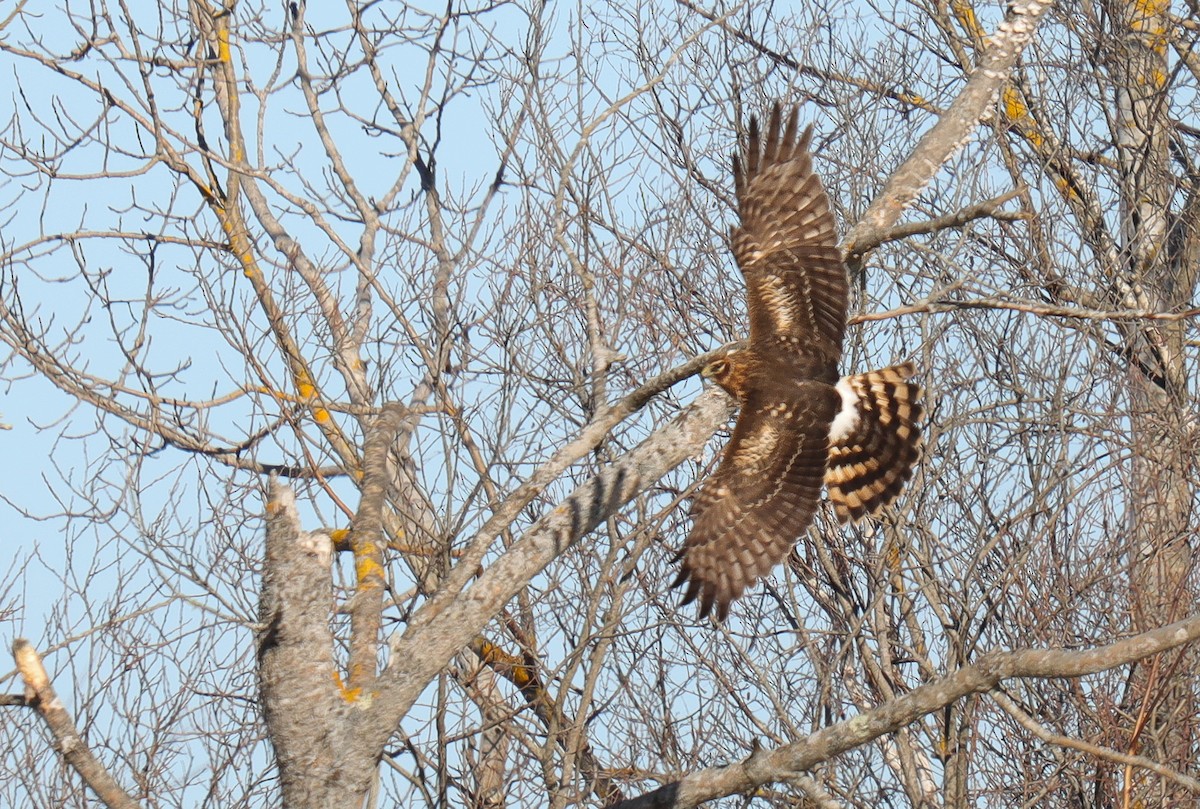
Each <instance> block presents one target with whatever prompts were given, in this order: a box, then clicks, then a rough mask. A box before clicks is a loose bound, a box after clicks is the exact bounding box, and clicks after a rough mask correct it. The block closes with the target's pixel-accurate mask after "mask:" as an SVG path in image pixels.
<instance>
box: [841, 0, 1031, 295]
mask: <svg viewBox="0 0 1200 809" xmlns="http://www.w3.org/2000/svg"><path fill="white" fill-rule="evenodd" d="M1053 4H1054V2H1053V0H1018V1H1017V2H1012V3H1009V6H1008V13H1007V14H1006V15H1005V17H1004V21H1003V22H1002V23H1000V25H999V26H997V28H996V30H995V31H994V32H993V33H992V36H991V37H990V39H989V40H988V48H987V50H986V51H985V52H984V54H983V55H982V56H981V57H980V59H979V64H978V66H977V67H976V68H975V71H974V72H973V73H972V74H971V78H969V79H968V80H967V83H966V85H965V86H964V87H963V89H962V92H961V93H959V94H958V97H957V98H956V99H954V103H952V104H951V105H950V107H949V109H947V110H946V111H945V112H943V113H942V114H941V116H939V117H938V120H937V123H935V124H934V125H933V127H932V128H931V129H930V130H929V131H928V132H926V133H925V135H924V136H923V137H922V138H921V140H920V142H919V143H917V146H916V148H915V149H914V150H913V152H912V154H911V155H909V156H908V159H907V160H905V161H904V163H902V164H901V165H900V167H899V168H897V169H896V170H895V171H894V172H893V173H892V176H891V177H890V178H889V179H888V182H887V185H885V186H884V188H883V190H882V191H881V192H880V193H879V195H878V196H877V197H875V201H874V202H872V203H871V206H870V207H869V208H867V211H866V213H865V214H863V218H862V220H861V221H859V223H858V224H857V225H855V226H854V229H853V230H851V231H850V234H849V235H848V236H847V237H846V241H845V244H844V248H843V253H844V255H845V256H846V263H847V265H848V268H849V269H850V272H851V274H855V273H857V272H859V271H860V270H861V269H862V260H863V256H864V255H865V254H866V253H868V252H869V251H871V250H873V249H874V248H875V247H877V246H879V243H880V240H881V239H882V238H883V237H884V236H885V234H886V233H887V231H888V229H889V228H890V227H891V226H892V225H893V224H895V222H896V220H897V219H899V218H900V214H901V213H902V212H903V211H904V209H905V208H907V207H908V206H909V205H910V204H911V203H912V201H913V200H914V199H916V197H917V194H919V193H921V189H923V188H924V187H925V186H926V185H927V184H928V183H929V182H930V181H931V180H932V179H933V177H934V175H935V174H937V171H938V169H940V168H941V166H942V164H943V163H945V162H946V161H947V160H949V159H950V156H951V155H953V154H954V153H955V152H956V151H958V149H959V147H960V146H962V145H963V144H964V143H965V142H966V141H967V139H968V138H969V137H970V136H971V133H972V132H973V131H975V127H976V126H977V125H978V123H979V120H980V119H981V118H982V117H983V116H984V115H985V114H986V113H987V111H988V109H989V108H990V107H991V105H992V103H993V102H994V101H995V99H996V95H997V93H999V92H1000V89H1001V88H1002V87H1003V86H1004V84H1005V82H1007V81H1008V77H1009V74H1010V73H1011V72H1012V69H1013V66H1014V65H1016V63H1017V58H1018V57H1019V56H1020V55H1021V52H1022V51H1023V50H1025V46H1026V45H1028V44H1029V43H1030V41H1032V39H1033V34H1034V32H1035V31H1036V30H1037V26H1038V22H1039V21H1040V20H1041V17H1042V15H1043V14H1045V13H1046V11H1047V10H1048V9H1049V8H1050V6H1052V5H1053Z"/></svg>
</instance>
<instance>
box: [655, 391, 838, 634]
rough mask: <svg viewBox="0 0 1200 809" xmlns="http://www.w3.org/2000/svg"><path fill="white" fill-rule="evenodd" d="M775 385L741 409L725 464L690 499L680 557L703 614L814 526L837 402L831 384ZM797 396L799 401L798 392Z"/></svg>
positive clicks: (688, 597)
mask: <svg viewBox="0 0 1200 809" xmlns="http://www.w3.org/2000/svg"><path fill="white" fill-rule="evenodd" d="M772 391H774V388H773V387H772V388H770V389H769V390H768V391H767V392H766V393H765V394H764V393H759V392H756V393H753V394H751V396H750V398H749V399H747V401H745V402H743V404H742V411H741V414H740V415H739V416H738V421H737V426H736V427H735V428H734V431H733V437H732V438H731V439H730V441H729V446H727V447H726V448H725V455H724V457H723V458H722V459H721V465H720V467H719V468H718V469H717V471H716V472H714V473H713V475H712V476H711V477H710V478H709V479H708V480H706V481H705V482H704V485H703V486H702V487H701V488H700V491H699V492H698V493H697V494H696V498H695V499H694V500H693V501H692V512H691V516H692V532H691V534H689V535H688V538H687V542H686V544H685V545H684V548H683V552H682V553H681V554H680V557H681V561H682V564H681V568H680V572H679V578H678V579H677V580H676V582H675V584H676V585H680V584H683V583H684V582H686V583H687V591H686V593H685V595H684V598H683V603H684V604H687V603H688V602H690V601H693V600H695V599H697V598H698V599H699V600H700V615H701V616H702V617H703V616H706V615H708V614H709V613H710V612H711V611H712V610H713V608H714V607H715V608H716V611H717V617H718V618H719V619H720V620H724V619H725V616H726V615H727V614H728V613H729V605H730V603H732V602H733V601H734V600H735V599H737V598H738V597H739V596H741V594H742V592H743V591H745V589H746V588H747V587H749V586H751V585H753V584H754V583H755V582H756V581H758V580H759V579H761V578H762V577H763V576H765V575H767V573H769V572H770V571H771V568H773V567H775V565H777V564H779V563H780V562H781V561H783V559H784V558H785V557H786V556H787V554H788V551H789V550H790V549H791V547H792V544H793V543H794V542H795V541H796V540H797V539H798V538H799V536H800V534H801V533H802V532H803V531H804V530H805V529H806V528H807V527H808V524H809V522H811V521H812V516H813V514H814V512H815V511H816V509H817V502H818V500H819V498H820V496H821V484H822V481H823V480H824V477H825V460H826V457H827V455H828V452H829V424H830V422H831V421H832V420H833V416H834V413H835V412H836V410H837V407H838V405H839V402H840V397H839V396H838V394H837V393H836V391H835V390H834V388H833V386H832V385H827V384H824V383H820V382H810V383H806V384H804V385H801V386H799V387H798V388H797V387H796V386H789V393H791V398H788V399H773V398H772V396H771V392H772ZM797 393H799V394H800V395H799V396H797V395H796V394H797Z"/></svg>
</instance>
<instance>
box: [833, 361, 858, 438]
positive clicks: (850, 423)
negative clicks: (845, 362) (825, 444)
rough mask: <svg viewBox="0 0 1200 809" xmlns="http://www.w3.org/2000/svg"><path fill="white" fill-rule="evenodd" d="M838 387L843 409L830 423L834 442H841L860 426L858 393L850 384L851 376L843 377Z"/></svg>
mask: <svg viewBox="0 0 1200 809" xmlns="http://www.w3.org/2000/svg"><path fill="white" fill-rule="evenodd" d="M836 387H837V392H838V393H839V394H841V397H842V409H841V410H839V411H838V414H837V415H836V416H834V417H833V424H831V425H829V440H830V441H831V442H833V443H834V444H837V443H840V442H841V441H842V440H843V439H845V438H846V437H847V436H849V435H850V434H851V433H853V432H854V428H856V427H857V426H858V394H857V393H855V392H854V388H853V387H852V386H851V385H850V378H849V377H845V376H844V377H842V378H841V379H839V380H838V383H837V386H836Z"/></svg>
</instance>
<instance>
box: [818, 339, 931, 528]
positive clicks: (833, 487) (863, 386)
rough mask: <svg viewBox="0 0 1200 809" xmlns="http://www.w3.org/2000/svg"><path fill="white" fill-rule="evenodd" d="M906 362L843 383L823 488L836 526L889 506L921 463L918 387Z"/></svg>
mask: <svg viewBox="0 0 1200 809" xmlns="http://www.w3.org/2000/svg"><path fill="white" fill-rule="evenodd" d="M914 373H916V366H914V365H913V364H912V363H911V362H906V363H904V364H903V365H893V366H891V367H890V368H883V369H881V370H879V371H868V372H867V373H865V374H855V375H854V376H847V377H843V378H842V379H841V381H839V382H838V383H837V390H838V393H840V394H841V395H842V410H841V412H840V413H838V415H837V417H836V418H835V419H834V421H833V424H832V426H831V427H830V428H829V462H828V465H827V466H826V469H825V487H826V488H827V489H828V491H829V499H830V501H831V502H832V503H833V507H834V509H835V510H836V511H837V516H838V521H839V522H843V523H844V522H857V521H858V520H860V519H862V518H863V517H865V516H866V515H868V514H874V513H876V512H878V511H879V510H880V509H881V508H883V507H884V506H886V505H888V504H889V503H891V502H892V501H893V500H895V499H896V497H897V496H898V495H899V494H900V491H901V490H902V489H903V488H904V483H905V482H906V481H907V480H908V479H909V478H910V477H912V473H913V467H914V466H915V465H916V463H917V459H918V458H920V457H921V425H920V422H921V414H922V412H923V410H924V408H923V407H922V406H921V401H920V398H921V386H920V385H918V384H917V383H916V382H910V381H908V378H909V377H910V376H912V375H913V374H914Z"/></svg>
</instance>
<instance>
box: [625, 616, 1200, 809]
mask: <svg viewBox="0 0 1200 809" xmlns="http://www.w3.org/2000/svg"><path fill="white" fill-rule="evenodd" d="M1198 639H1200V615H1193V616H1192V617H1191V618H1187V619H1186V620H1183V621H1179V622H1177V623H1174V624H1170V625H1169V626H1164V627H1160V628H1158V629H1154V630H1151V631H1149V632H1143V633H1141V634H1140V635H1134V636H1133V637H1131V638H1126V639H1125V640H1121V641H1117V642H1116V643H1111V644H1109V645H1107V646H1101V647H1099V648H1096V649H1087V650H1085V651H1071V650H1067V649H1020V650H1017V651H1012V652H989V653H987V654H985V655H983V656H982V657H980V658H979V659H978V660H977V661H976V662H975V663H972V664H971V665H969V666H966V667H965V668H962V669H959V670H958V671H956V672H954V673H953V674H950V675H947V676H946V677H943V678H942V679H941V680H937V681H935V682H932V683H929V684H928V685H923V686H921V687H919V688H914V689H913V690H912V691H909V692H908V693H907V694H904V695H902V696H900V697H897V698H896V699H893V700H889V701H887V702H885V703H883V704H882V705H879V706H878V707H876V708H873V709H871V710H869V711H866V712H865V713H862V714H859V715H858V716H853V717H851V718H850V719H847V720H844V721H842V722H837V723H835V724H833V725H830V726H829V727H826V728H822V729H821V730H818V731H817V732H816V733H813V734H811V735H809V736H808V737H807V738H804V739H801V740H800V741H798V742H794V743H792V744H787V745H784V746H783V747H779V748H777V749H775V750H772V751H762V750H758V751H755V752H754V753H752V754H751V755H750V757H749V758H747V759H745V760H744V761H741V762H739V763H737V764H730V765H728V766H725V767H712V768H710V769H706V770H699V771H697V772H694V773H692V774H690V775H688V776H686V777H684V778H682V779H680V780H678V781H673V782H671V783H668V784H665V785H664V786H662V787H660V788H658V789H656V790H654V791H653V792H648V793H646V794H644V795H640V796H638V797H637V798H633V799H631V800H628V801H626V802H624V803H621V804H618V807H620V809H650V807H663V808H664V809H665V807H672V809H683V807H691V806H697V805H699V804H700V803H702V802H704V801H710V800H715V799H717V798H722V797H725V796H728V795H737V794H742V793H746V792H749V791H751V790H754V789H757V788H759V787H761V786H763V785H765V784H768V783H771V782H774V781H781V780H785V779H788V778H790V777H792V776H793V775H794V774H795V773H798V772H805V771H807V770H811V769H812V768H813V767H815V766H816V765H817V764H820V763H821V762H823V761H828V760H829V759H831V758H833V757H835V756H837V755H840V754H841V753H845V752H846V751H848V750H852V749H854V748H856V747H859V746H861V745H863V744H866V743H867V742H869V741H872V740H874V739H878V738H879V737H881V736H885V735H887V734H889V733H894V732H896V731H897V730H899V729H900V728H903V727H905V726H906V725H909V724H911V723H912V722H915V721H916V720H917V719H920V718H921V717H922V716H927V715H928V714H931V713H934V712H936V711H940V710H942V709H943V708H945V707H946V706H947V705H950V704H952V703H954V702H955V701H956V700H959V699H962V698H963V697H965V696H967V695H969V694H977V693H981V692H984V691H989V690H991V689H993V688H995V687H996V686H997V685H998V684H999V683H1000V682H1001V681H1002V680H1006V679H1009V678H1012V677H1041V678H1049V677H1082V676H1084V675H1085V674H1095V673H1096V672H1099V671H1105V670H1107V669H1113V668H1116V667H1117V666H1123V665H1126V664H1129V663H1132V662H1134V661H1136V660H1141V659H1142V658H1145V657H1149V656H1150V655H1153V654H1158V653H1160V652H1165V651H1167V650H1169V649H1174V648H1176V647H1178V646H1182V645H1184V644H1185V643H1192V642H1194V641H1196V640H1198Z"/></svg>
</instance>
